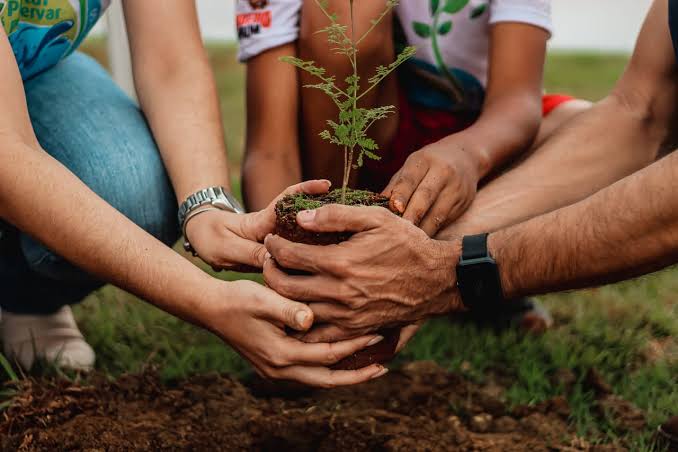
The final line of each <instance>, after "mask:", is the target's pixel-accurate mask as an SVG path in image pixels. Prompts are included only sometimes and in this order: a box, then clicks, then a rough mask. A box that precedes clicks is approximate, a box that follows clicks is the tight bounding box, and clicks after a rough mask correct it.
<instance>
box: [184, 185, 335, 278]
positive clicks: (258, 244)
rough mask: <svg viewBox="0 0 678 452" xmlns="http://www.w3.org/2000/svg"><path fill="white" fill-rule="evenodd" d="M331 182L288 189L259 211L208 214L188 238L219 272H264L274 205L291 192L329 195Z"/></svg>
mask: <svg viewBox="0 0 678 452" xmlns="http://www.w3.org/2000/svg"><path fill="white" fill-rule="evenodd" d="M329 188H330V182H329V181H327V180H311V181H306V182H302V183H300V184H297V185H294V186H292V187H289V188H288V189H287V190H285V191H284V192H283V193H282V194H281V195H280V196H278V197H277V198H276V199H275V200H273V201H272V202H271V203H270V204H269V205H268V207H267V208H266V209H264V210H261V211H259V212H254V213H249V214H245V215H238V214H234V213H231V212H225V211H222V210H214V211H209V212H205V213H203V214H200V215H198V216H196V217H195V218H192V219H191V220H190V221H189V223H188V224H187V225H186V236H187V238H188V240H189V241H190V243H191V245H192V246H193V249H195V251H196V253H198V256H200V258H201V259H202V260H203V261H205V262H206V263H207V264H209V265H211V266H212V268H213V269H214V270H216V271H219V270H243V269H244V268H243V266H245V268H246V269H247V270H250V271H252V270H255V269H261V267H262V266H263V264H264V256H265V254H266V249H265V248H264V245H263V241H264V238H265V237H266V235H267V234H270V233H272V232H273V231H274V229H275V204H276V203H277V202H278V200H279V199H281V198H282V197H283V196H286V195H288V194H292V193H308V194H322V193H327V191H328V190H329Z"/></svg>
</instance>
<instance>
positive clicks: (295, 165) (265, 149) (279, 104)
mask: <svg viewBox="0 0 678 452" xmlns="http://www.w3.org/2000/svg"><path fill="white" fill-rule="evenodd" d="M295 54H296V43H291V44H285V45H282V46H279V47H275V48H273V49H270V50H267V51H265V52H263V53H261V54H259V55H257V56H255V57H253V58H250V59H249V60H247V143H246V149H245V161H244V162H243V170H242V182H243V194H244V197H245V203H246V205H247V207H248V209H250V210H260V209H263V208H265V207H266V206H267V205H268V204H269V203H270V202H271V200H272V199H274V198H275V197H276V196H278V194H279V193H280V192H281V191H282V190H283V189H284V188H285V187H288V186H290V185H294V184H296V183H299V182H300V181H301V161H300V156H299V85H298V80H297V78H298V75H297V70H296V68H295V67H294V66H292V65H290V64H287V63H283V62H281V61H279V58H280V57H282V56H288V55H295Z"/></svg>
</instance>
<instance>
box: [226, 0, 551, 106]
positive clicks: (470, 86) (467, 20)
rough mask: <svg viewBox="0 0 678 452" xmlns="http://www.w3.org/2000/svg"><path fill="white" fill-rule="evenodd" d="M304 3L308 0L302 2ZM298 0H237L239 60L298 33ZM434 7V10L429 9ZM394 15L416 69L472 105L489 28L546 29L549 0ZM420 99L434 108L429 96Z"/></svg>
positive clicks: (416, 9) (412, 3)
mask: <svg viewBox="0 0 678 452" xmlns="http://www.w3.org/2000/svg"><path fill="white" fill-rule="evenodd" d="M307 1H308V0H307ZM302 2H303V0H238V4H237V25H238V35H239V39H240V53H239V58H240V60H241V61H247V60H248V59H250V58H252V57H254V56H256V55H258V54H259V53H261V52H264V51H266V50H268V49H271V48H274V47H278V46H280V45H283V44H287V43H290V42H293V41H295V40H296V39H297V36H298V33H299V14H300V10H301V5H302ZM434 9H435V10H434ZM396 15H397V17H398V20H399V22H400V24H401V27H402V30H403V32H404V34H405V39H406V41H407V44H409V45H413V46H415V47H416V48H417V53H416V55H415V58H414V64H415V65H417V66H419V68H420V69H424V70H427V71H429V72H433V73H437V74H438V75H440V76H441V79H442V80H443V83H452V82H449V81H448V82H445V78H446V77H447V79H448V80H449V79H450V78H455V79H456V81H457V83H459V84H460V85H461V86H462V88H463V89H464V91H468V92H471V97H472V98H474V99H475V101H474V102H473V103H479V102H481V99H482V96H483V92H484V87H485V85H486V83H487V70H488V53H489V30H490V26H491V25H494V24H497V23H501V22H518V23H525V24H529V25H534V26H536V27H539V28H543V29H545V30H546V31H548V32H549V33H551V27H552V24H551V0H428V1H427V0H401V1H400V4H399V5H398V6H397V9H396ZM420 97H421V98H422V99H424V100H423V102H424V103H430V104H431V105H430V106H434V107H435V106H437V105H436V104H437V103H438V101H436V100H435V99H433V100H431V102H428V101H426V100H425V98H426V97H427V94H426V93H421V96H420Z"/></svg>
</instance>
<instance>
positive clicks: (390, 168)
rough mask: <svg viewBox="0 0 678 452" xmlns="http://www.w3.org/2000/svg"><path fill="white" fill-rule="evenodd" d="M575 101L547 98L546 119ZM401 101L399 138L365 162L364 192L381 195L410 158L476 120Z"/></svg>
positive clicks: (401, 95)
mask: <svg viewBox="0 0 678 452" xmlns="http://www.w3.org/2000/svg"><path fill="white" fill-rule="evenodd" d="M573 99H574V98H573V97H571V96H566V95H561V94H547V95H544V97H543V98H542V110H543V115H544V117H546V116H547V115H548V114H549V113H551V112H552V111H553V110H555V109H556V108H557V107H558V106H559V105H562V104H563V103H565V102H568V101H570V100H573ZM398 101H399V106H398V113H399V115H400V121H399V124H398V130H397V131H396V135H395V137H394V139H393V142H392V144H391V146H390V148H389V149H387V150H384V151H382V152H380V155H381V160H379V161H374V160H366V161H365V166H364V167H363V169H362V171H361V173H360V186H361V187H362V188H366V189H369V190H373V191H376V192H380V191H381V190H383V189H384V188H385V187H386V185H388V182H389V181H390V180H391V177H393V175H394V174H395V173H396V172H398V170H399V169H400V168H402V166H403V165H404V164H405V160H407V157H409V155H410V154H412V153H414V152H416V151H418V150H419V149H421V148H423V147H424V146H427V145H429V144H432V143H435V142H436V141H439V140H441V139H443V138H445V137H446V136H449V135H452V134H453V133H457V132H461V131H462V130H464V129H466V128H468V127H469V126H470V125H472V124H473V123H474V122H475V120H476V119H477V118H475V117H465V116H464V115H460V114H455V113H451V112H447V111H443V110H436V109H431V108H426V107H421V106H419V105H415V104H412V103H410V102H409V100H408V98H407V95H406V94H405V93H404V92H403V91H401V92H400V93H399V99H398Z"/></svg>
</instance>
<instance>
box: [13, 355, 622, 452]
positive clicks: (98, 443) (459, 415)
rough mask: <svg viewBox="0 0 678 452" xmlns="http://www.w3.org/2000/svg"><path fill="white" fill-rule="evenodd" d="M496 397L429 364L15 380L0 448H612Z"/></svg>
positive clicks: (548, 409) (541, 408) (551, 409)
mask: <svg viewBox="0 0 678 452" xmlns="http://www.w3.org/2000/svg"><path fill="white" fill-rule="evenodd" d="M490 380H491V379H490ZM504 389H505V388H504V387H503V386H501V385H500V384H498V383H497V382H496V381H488V383H487V384H485V385H480V384H476V383H472V382H469V381H467V380H465V379H464V378H462V377H460V376H459V375H456V374H452V373H448V372H446V371H445V370H444V369H442V368H440V367H438V366H437V365H436V364H434V363H431V362H418V363H411V364H409V365H407V366H406V367H405V368H403V369H402V370H401V371H393V372H392V373H390V374H387V376H385V377H384V378H381V379H379V380H375V381H372V382H370V383H367V384H364V385H360V386H355V387H348V388H338V389H333V390H310V389H309V390H306V389H299V388H298V387H285V386H284V385H280V384H275V383H270V382H267V381H264V380H258V379H256V380H252V381H250V382H249V383H246V384H243V383H241V382H239V381H237V380H235V379H233V378H230V377H227V376H202V377H193V378H190V379H188V380H185V381H181V382H177V383H174V384H171V385H167V386H164V385H162V384H161V383H159V380H158V378H157V377H155V376H154V375H152V374H146V375H141V376H126V377H122V378H120V379H119V380H118V381H115V382H111V381H109V380H107V379H105V378H101V377H100V378H93V379H92V381H91V382H90V383H89V384H88V385H86V386H79V385H76V384H72V383H69V382H66V381H58V382H37V381H25V382H22V383H21V384H20V386H19V394H18V395H17V397H16V398H15V399H14V400H13V403H12V404H11V405H10V406H9V407H8V408H7V410H6V411H4V412H3V414H2V417H1V418H0V449H1V450H23V451H38V450H50V451H51V450H110V451H118V450H225V451H226V450H228V451H239V450H264V451H267V450H271V451H272V450H276V451H277V450H294V451H334V450H342V451H354V450H355V451H358V450H360V451H364V450H378V451H419V450H421V451H423V450H429V451H437V450H469V451H481V450H482V451H509V452H510V451H525V450H530V451H535V452H536V451H554V450H560V451H572V450H620V448H619V447H618V446H615V447H611V446H610V447H609V448H608V447H605V446H590V445H589V444H587V443H586V442H585V441H584V440H583V439H581V438H578V437H577V436H576V435H575V434H574V433H573V430H572V429H571V427H569V425H568V416H569V407H568V406H567V402H566V401H565V399H563V398H557V399H554V400H551V401H547V402H544V403H541V404H539V405H537V406H532V407H518V408H516V409H514V410H511V409H509V408H508V407H507V405H506V404H505V402H504V399H503V392H504Z"/></svg>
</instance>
